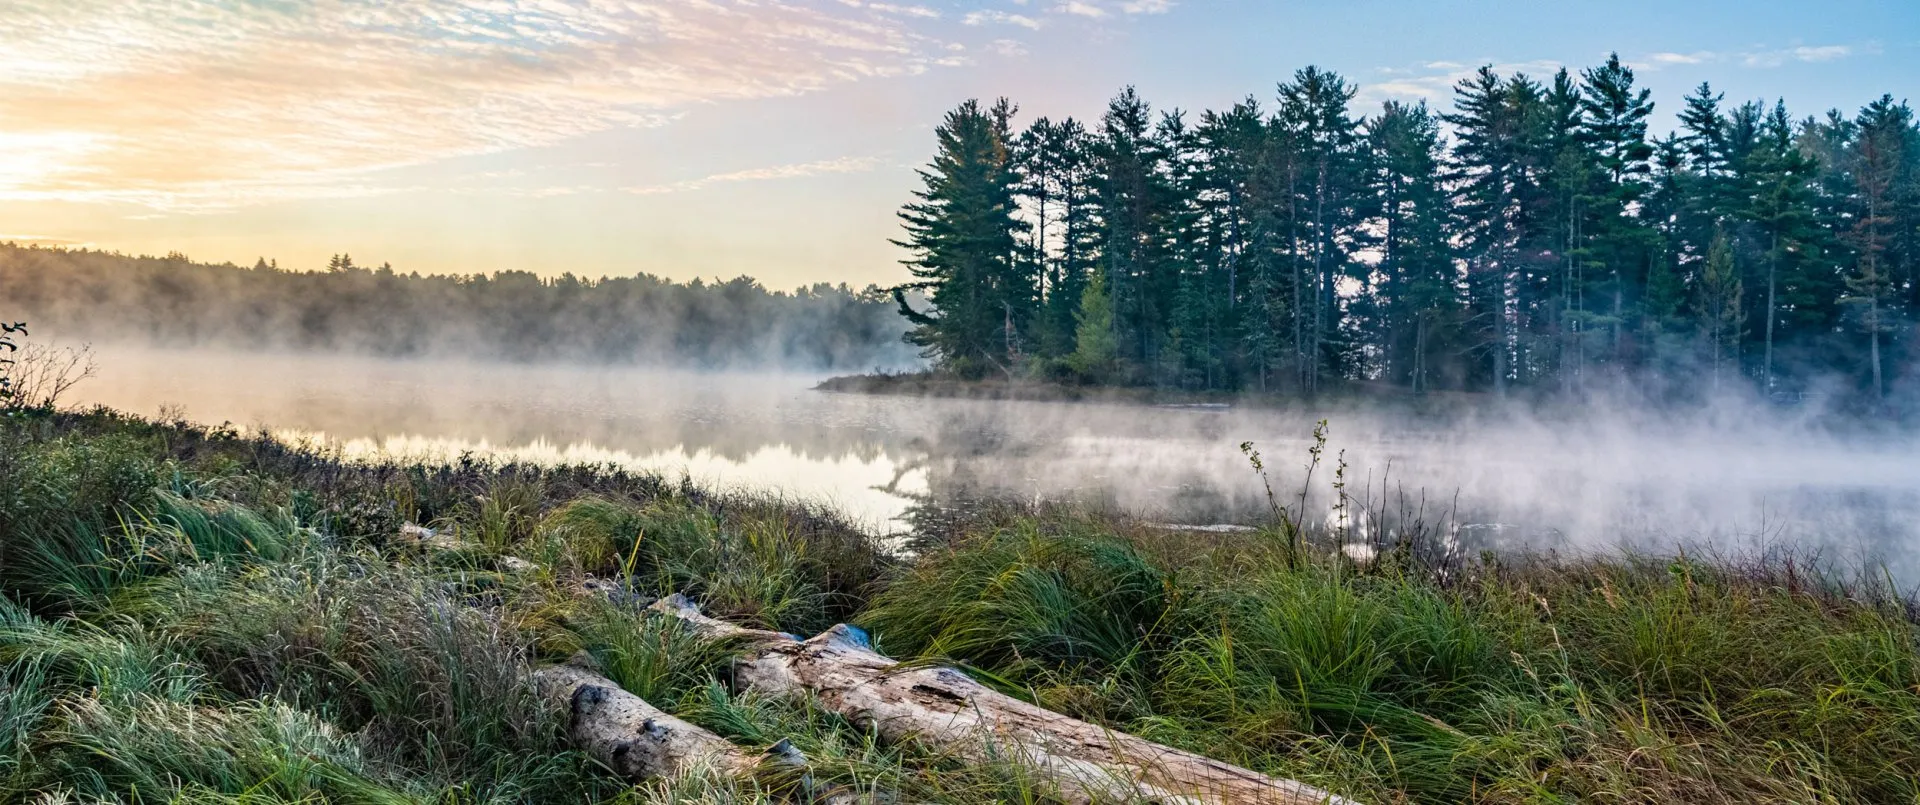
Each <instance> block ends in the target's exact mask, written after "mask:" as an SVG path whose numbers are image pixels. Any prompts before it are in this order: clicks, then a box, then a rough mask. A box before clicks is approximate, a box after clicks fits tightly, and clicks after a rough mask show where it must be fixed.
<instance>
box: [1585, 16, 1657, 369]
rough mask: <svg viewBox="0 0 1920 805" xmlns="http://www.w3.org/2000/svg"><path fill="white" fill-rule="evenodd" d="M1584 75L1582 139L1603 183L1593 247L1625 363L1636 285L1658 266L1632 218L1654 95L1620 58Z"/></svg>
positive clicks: (1647, 163) (1643, 173) (1648, 153)
mask: <svg viewBox="0 0 1920 805" xmlns="http://www.w3.org/2000/svg"><path fill="white" fill-rule="evenodd" d="M1581 76H1582V79H1583V81H1582V85H1581V89H1582V92H1583V94H1584V95H1585V99H1584V100H1583V101H1582V104H1581V107H1582V112H1583V115H1584V119H1583V123H1584V128H1583V137H1584V140H1585V142H1586V143H1587V145H1588V147H1589V148H1591V149H1592V151H1593V156H1594V161H1595V165H1596V167H1597V168H1598V172H1599V174H1600V177H1599V179H1600V182H1601V183H1602V186H1601V190H1600V192H1598V193H1597V194H1596V196H1597V197H1596V199H1595V203H1596V209H1595V216H1594V228H1593V245H1592V248H1593V250H1594V252H1595V254H1596V257H1597V259H1598V260H1599V262H1600V263H1601V265H1602V266H1603V268H1602V270H1603V271H1604V272H1605V274H1606V287H1607V290H1608V292H1609V295H1610V296H1611V300H1610V305H1609V307H1610V309H1611V312H1610V314H1609V324H1610V325H1611V327H1612V330H1613V337H1612V341H1613V343H1612V349H1611V352H1612V357H1613V360H1614V361H1615V362H1616V363H1624V361H1625V360H1626V357H1627V355H1626V349H1627V344H1626V342H1625V341H1624V340H1623V338H1622V336H1623V334H1624V333H1625V332H1626V331H1627V325H1628V317H1629V315H1630V311H1629V310H1628V304H1629V303H1630V302H1631V301H1633V298H1634V296H1636V294H1637V292H1638V288H1639V286H1638V284H1637V281H1638V280H1639V279H1640V277H1641V276H1643V275H1644V274H1643V272H1646V271H1650V270H1651V267H1652V266H1653V264H1654V262H1655V261H1654V260H1653V259H1652V251H1653V248H1652V243H1651V242H1650V238H1649V232H1648V231H1647V230H1646V228H1645V227H1643V226H1642V225H1641V223H1640V221H1639V220H1638V219H1637V218H1636V217H1635V216H1634V214H1633V209H1634V205H1635V203H1636V202H1638V201H1639V200H1640V198H1641V196H1642V195H1644V194H1645V193H1646V191H1647V187H1648V185H1647V177H1648V176H1649V175H1650V174H1651V173H1652V170H1653V166H1652V163H1651V160H1652V157H1653V155H1654V147H1653V144H1652V143H1650V142H1648V141H1647V118H1648V117H1649V116H1651V115H1652V114H1653V101H1651V100H1650V99H1649V98H1650V96H1651V92H1650V91H1648V90H1645V89H1638V88H1636V87H1635V86H1634V75H1633V70H1632V69H1631V68H1628V67H1626V66H1624V65H1622V64H1621V63H1620V56H1619V54H1617V53H1616V54H1612V55H1610V56H1609V57H1608V58H1607V63H1606V64H1604V65H1602V66H1600V67H1597V68H1593V69H1590V70H1586V71H1584V72H1583V73H1582V74H1581Z"/></svg>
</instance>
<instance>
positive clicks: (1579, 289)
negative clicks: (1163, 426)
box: [896, 56, 1920, 410]
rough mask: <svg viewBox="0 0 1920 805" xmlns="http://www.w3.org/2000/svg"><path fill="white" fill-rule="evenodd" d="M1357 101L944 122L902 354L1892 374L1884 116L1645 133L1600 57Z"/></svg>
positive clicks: (1897, 322)
mask: <svg viewBox="0 0 1920 805" xmlns="http://www.w3.org/2000/svg"><path fill="white" fill-rule="evenodd" d="M1358 93H1359V88H1358V87H1357V86H1356V85H1355V84H1354V83H1353V82H1351V81H1349V80H1348V79H1346V78H1344V77H1342V76H1340V75H1338V74H1336V73H1334V72H1330V71H1327V70H1323V69H1319V68H1316V67H1307V68H1305V69H1301V70H1299V71H1298V72H1296V73H1295V74H1294V75H1293V76H1292V77H1291V78H1290V79H1288V80H1286V81H1284V82H1281V83H1280V84H1279V85H1278V87H1277V89H1276V91H1275V92H1274V93H1273V95H1272V96H1271V97H1268V98H1261V97H1253V96H1249V97H1248V98H1246V99H1245V100H1243V101H1241V102H1239V103H1237V104H1234V105H1233V106H1232V107H1231V108H1228V109H1225V110H1207V111H1202V112H1199V113H1190V112H1187V111H1185V110H1179V109H1156V108H1155V107H1154V106H1152V105H1151V104H1150V103H1149V101H1148V99H1146V98H1144V97H1141V95H1140V94H1139V93H1137V92H1136V91H1135V90H1134V89H1132V88H1127V89H1125V90H1122V91H1121V92H1120V93H1119V94H1118V95H1116V96H1115V97H1114V98H1113V99H1112V100H1111V101H1110V102H1109V104H1108V105H1107V108H1106V111H1105V113H1104V114H1102V115H1101V117H1100V119H1099V120H1090V121H1081V120H1076V119H1072V118H1066V119H1060V120H1055V119H1052V118H1048V117H1045V116H1041V117H1035V118H1031V119H1028V120H1023V119H1022V118H1021V116H1020V115H1019V112H1020V111H1021V110H1020V109H1019V108H1018V107H1017V106H1016V105H1015V104H1014V103H1013V102H1012V101H1010V100H1007V99H1000V100H998V101H996V102H994V103H991V104H986V103H981V102H978V101H967V102H965V103H962V104H960V105H959V106H958V107H956V108H954V109H952V110H951V111H950V112H948V113H947V114H946V116H945V118H944V120H942V121H941V123H940V125H939V127H938V128H937V130H936V131H937V136H938V150H937V154H936V156H935V157H934V158H933V160H932V162H931V163H929V164H928V165H926V166H925V167H924V168H923V169H922V170H921V171H920V178H921V184H922V187H921V188H920V189H919V190H918V191H917V192H916V193H915V197H914V201H913V202H912V203H909V204H908V205H906V206H905V208H904V209H902V210H901V211H900V216H901V218H902V219H903V221H904V232H903V234H902V236H901V238H900V240H899V242H900V244H901V245H903V246H905V247H908V248H909V249H910V250H911V253H912V255H913V257H912V258H911V260H910V262H909V267H910V268H911V269H912V272H913V275H914V277H915V281H914V282H912V283H909V284H907V285H903V286H901V287H900V288H897V289H896V297H897V300H896V301H897V302H898V304H899V307H900V310H901V313H902V314H903V315H904V316H905V317H906V318H907V319H908V320H909V321H910V322H911V323H912V325H913V329H912V331H911V332H910V333H909V335H908V338H909V339H910V340H911V341H912V342H913V343H915V344H917V345H919V346H921V347H923V348H924V350H925V352H926V354H927V355H928V356H929V357H930V358H932V359H934V360H935V361H936V363H937V365H938V367H939V368H940V369H941V370H943V371H945V372H949V373H953V374H955V375H959V376H963V377H994V376H999V377H1005V378H1044V379H1052V380H1061V381H1071V382H1080V383H1111V384H1129V385H1152V386H1159V387H1177V388H1183V389H1206V390H1240V391H1267V392H1280V393H1290V394H1295V395H1303V396H1311V395H1316V394H1320V393H1323V392H1329V391H1333V390H1336V389H1345V390H1347V391H1349V392H1354V391H1357V392H1361V393H1401V394H1404V393H1425V392H1441V391H1468V392H1482V393H1490V394H1495V395H1530V396H1556V395H1559V396H1568V397H1575V398H1578V397H1580V396H1584V395H1592V394H1597V393H1602V392H1617V391H1622V390H1624V391H1629V392H1632V393H1635V394H1639V395H1644V396H1649V397H1653V398H1656V399H1677V400H1685V399H1693V398H1697V397H1699V396H1701V395H1706V394H1711V393H1715V392H1720V391H1730V390H1734V389H1739V388H1746V389H1752V390H1755V391H1758V392H1761V393H1764V394H1767V395H1769V396H1771V397H1773V398H1774V399H1776V400H1786V401H1793V400H1798V399H1800V398H1801V397H1803V396H1804V395H1807V394H1809V393H1818V394H1827V395H1831V396H1833V397H1835V398H1838V399H1844V400H1847V401H1850V402H1851V403H1854V404H1857V405H1859V406H1862V407H1863V408H1864V409H1865V410H1876V409H1883V408H1885V407H1886V406H1888V405H1889V404H1890V403H1889V402H1888V401H1889V400H1891V399H1895V398H1896V397H1897V396H1898V394H1899V393H1900V391H1901V390H1902V389H1903V388H1905V387H1906V386H1907V385H1908V384H1911V383H1912V382H1913V375H1914V373H1913V371H1912V367H1913V366H1914V361H1915V356H1914V351H1913V343H1914V342H1913V335H1912V323H1913V321H1914V316H1915V313H1916V312H1917V311H1920V129H1917V128H1916V125H1915V120H1914V115H1913V111H1912V109H1911V107H1910V106H1908V105H1907V104H1906V103H1905V102H1904V101H1898V100H1895V98H1894V96H1892V95H1882V96H1880V97H1878V98H1876V99H1872V100H1869V101H1868V102H1867V103H1865V104H1864V105H1863V106H1861V107H1860V108H1859V109H1857V110H1853V111H1842V110H1832V111H1827V112H1824V113H1821V114H1813V115H1808V114H1806V113H1805V112H1804V111H1803V110H1793V109H1791V108H1790V107H1789V106H1788V104H1787V102H1786V101H1784V100H1776V99H1764V100H1762V99H1753V100H1749V99H1729V98H1727V97H1726V96H1725V95H1724V94H1723V93H1720V92H1717V91H1715V90H1714V88H1713V87H1712V86H1711V85H1709V84H1704V83H1703V84H1701V85H1699V86H1698V87H1697V88H1696V89H1694V90H1693V91H1692V92H1691V93H1689V94H1688V95H1687V96H1686V98H1685V106H1684V108H1683V109H1681V110H1679V112H1678V115H1677V126H1676V127H1675V128H1674V129H1673V130H1672V131H1670V132H1664V133H1663V132H1662V131H1661V130H1660V128H1659V126H1658V125H1657V121H1659V120H1661V119H1663V118H1662V117H1660V116H1657V115H1656V113H1655V108H1654V103H1653V102H1652V100H1651V97H1650V92H1649V90H1648V89H1646V88H1645V87H1643V86H1642V84H1641V82H1640V81H1639V80H1638V79H1637V78H1636V76H1635V75H1634V71H1633V70H1632V69H1631V68H1630V67H1628V66H1626V65H1623V64H1622V63H1621V62H1620V60H1619V58H1618V56H1614V57H1612V58H1609V59H1608V60H1607V61H1606V62H1605V63H1604V64H1600V65H1598V66H1594V67H1592V68H1589V69H1584V70H1577V71H1572V70H1565V69H1563V70H1561V71H1559V72H1557V73H1555V74H1553V75H1550V76H1531V75H1525V74H1518V73H1516V74H1510V75H1503V74H1500V73H1498V72H1496V71H1495V70H1493V69H1492V68H1490V67H1489V68H1482V69H1480V70H1479V71H1478V72H1477V73H1476V74H1474V75H1473V76H1471V77H1470V78H1467V79H1465V80H1462V81H1460V82H1459V83H1458V84H1457V85H1456V86H1455V88H1454V98H1453V101H1452V103H1451V104H1450V105H1449V106H1448V107H1447V108H1434V107H1431V106H1429V105H1427V104H1425V103H1405V102H1399V101H1386V102H1384V103H1382V104H1380V105H1379V106H1377V107H1373V108H1363V106H1362V105H1361V104H1360V103H1359V102H1358V101H1357V100H1356V99H1357V97H1358ZM1662 113H1663V114H1670V113H1666V112H1665V110H1662ZM1665 119H1672V118H1671V117H1668V118H1665ZM910 290H919V291H923V292H924V293H925V294H927V296H928V298H929V299H928V302H927V303H925V304H917V303H916V300H915V299H913V298H910V297H909V296H907V295H906V292H907V291H910Z"/></svg>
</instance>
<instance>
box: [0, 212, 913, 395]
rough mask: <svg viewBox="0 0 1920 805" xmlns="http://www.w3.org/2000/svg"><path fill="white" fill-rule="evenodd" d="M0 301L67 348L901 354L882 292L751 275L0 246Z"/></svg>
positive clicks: (887, 363) (693, 362)
mask: <svg viewBox="0 0 1920 805" xmlns="http://www.w3.org/2000/svg"><path fill="white" fill-rule="evenodd" d="M0 300H5V302H6V307H7V313H8V315H10V316H14V317H16V318H24V319H27V320H29V321H32V322H33V323H34V324H35V325H36V326H37V327H39V328H42V329H41V331H42V332H46V333H58V334H59V337H60V339H61V340H63V341H69V342H72V341H87V340H91V341H100V342H127V343H134V344H140V345H145V346H158V347H165V348H202V347H215V348H232V349H286V350H310V351H327V352H342V353H349V354H364V355H378V356H387V357H459V358H477V359H497V360H512V361H536V360H537V361H580V362H613V363H635V364H665V365H680V366H698V367H712V368H724V367H736V368H756V367H791V368H805V369H862V370H865V369H872V368H874V367H876V366H882V367H894V366H901V365H906V364H909V363H911V362H912V361H913V355H912V352H911V350H910V349H908V348H907V347H906V346H905V345H903V344H901V342H900V333H901V330H902V327H901V325H900V322H899V320H898V319H897V318H896V317H895V316H894V315H893V313H892V310H891V307H890V305H889V304H888V302H887V301H886V298H885V295H884V294H883V293H882V292H880V291H879V290H877V289H874V288H868V289H865V290H854V289H851V288H848V287H847V286H846V285H829V284H827V283H817V284H815V285H812V286H808V287H803V288H799V289H796V290H794V291H791V292H783V291H775V290H769V289H767V288H766V287H764V286H762V285H761V284H760V283H758V282H756V281H754V280H753V279H751V278H748V277H739V278H736V279H733V280H728V281H725V282H713V283H707V282H703V281H701V280H697V279H696V280H694V281H692V282H689V283H676V282H671V281H668V280H664V279H661V278H658V277H655V276H652V275H649V274H637V275H635V276H632V277H609V278H603V279H590V278H582V277H576V276H574V275H572V274H564V275H562V276H560V277H557V278H548V277H541V276H538V275H535V274H532V273H530V272H526V271H499V272H495V273H493V274H490V275H488V274H472V275H461V276H450V275H425V276H423V275H420V274H418V273H402V272H400V271H396V270H395V269H393V267H391V266H388V265H381V266H378V267H370V266H362V265H357V264H355V263H354V261H353V259H352V257H351V256H350V255H344V254H343V255H339V256H336V257H334V258H333V259H332V260H331V261H330V265H328V266H327V267H326V268H325V269H324V270H318V271H298V270H287V269H282V268H280V267H279V266H278V265H277V264H276V263H274V262H270V261H267V260H265V259H262V260H260V261H259V262H258V263H256V264H255V265H254V266H253V267H251V268H243V267H240V266H236V265H233V264H219V265H215V264H208V263H198V262H194V261H192V260H190V259H188V258H187V257H186V256H184V255H180V254H170V255H167V256H165V257H150V256H138V257H136V256H129V255H122V254H117V253H110V252H102V251H92V250H67V249H57V248H56V249H48V248H34V247H21V246H17V245H13V244H5V243H0Z"/></svg>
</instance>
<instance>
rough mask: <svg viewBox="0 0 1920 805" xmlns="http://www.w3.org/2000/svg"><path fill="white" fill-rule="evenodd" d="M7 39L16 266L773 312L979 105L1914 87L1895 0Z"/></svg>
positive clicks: (1, 189) (871, 248) (109, 18)
mask: <svg viewBox="0 0 1920 805" xmlns="http://www.w3.org/2000/svg"><path fill="white" fill-rule="evenodd" d="M0 41H3V42H5V43H6V46H5V48H4V49H0V222H4V223H0V240H14V241H19V242H38V243H43V244H52V245H68V246H90V247H96V248H104V249H110V250H119V251H124V252H128V253H151V254H163V253H167V252H172V251H178V252H184V253H186V254H188V255H190V256H192V257H194V258H195V259H199V260H206V261H213V262H221V261H233V262H235V263H240V264H243V265H250V264H252V262H253V261H254V260H255V259H256V258H259V257H265V258H269V259H274V260H277V261H278V263H279V264H280V265H281V266H282V267H286V268H303V269H314V268H320V267H322V266H323V265H324V264H325V262H326V260H327V258H328V256H329V255H332V254H335V253H341V252H347V253H351V254H352V255H353V256H354V257H355V258H356V260H357V261H358V262H359V263H360V264H362V265H377V264H380V263H383V262H390V263H392V264H393V266H394V267H395V268H397V269H399V270H401V271H419V272H422V273H472V272H491V271H495V270H501V269H524V270H530V271H534V272H537V273H541V274H545V275H558V274H561V273H563V272H572V273H574V274H577V275H585V276H601V275H628V274H633V273H635V272H642V271H644V272H648V273H653V274H657V275H661V276H665V277H670V278H675V279H682V280H684V279H691V278H693V277H715V276H719V277H733V276H737V275H740V274H749V275H752V276H755V277H758V278H760V279H761V280H762V281H764V282H765V283H767V284H768V285H770V286H774V287H792V286H794V285H797V284H800V283H811V282H816V281H830V282H846V283H849V284H851V285H854V286H856V287H857V286H861V285H865V284H867V283H881V284H889V283H894V282H898V281H900V280H901V279H903V278H904V277H905V271H904V269H902V268H901V267H900V266H899V265H898V262H897V261H898V260H899V259H900V257H901V253H900V252H899V251H898V250H897V249H896V247H894V246H892V245H890V244H889V241H888V239H889V238H890V237H894V236H897V232H898V227H897V221H896V219H895V216H894V213H895V210H896V209H897V208H898V207H899V205H900V204H901V203H903V202H905V201H906V200H907V199H908V197H909V193H910V191H911V190H912V188H913V187H914V186H915V177H914V173H913V168H914V167H915V166H917V165H919V164H921V163H924V162H925V161H926V159H927V158H928V157H929V156H930V155H931V153H932V149H933V139H932V132H931V127H932V125H933V124H934V123H935V122H936V121H937V120H938V119H939V114H940V112H941V111H942V110H944V109H947V108H950V107H952V106H953V105H954V104H955V103H957V102H959V101H962V100H964V99H966V98H968V97H976V96H977V97H985V98H991V97H995V96H1000V95H1005V96H1008V97H1010V98H1012V99H1013V100H1014V101H1016V102H1017V103H1019V104H1020V105H1021V107H1022V112H1023V114H1022V117H1023V119H1031V118H1032V117H1033V116H1036V115H1042V114H1044V115H1049V116H1052V117H1055V118H1059V117H1063V116H1067V115H1074V116H1080V117H1083V118H1092V117H1097V116H1098V114H1099V111H1100V109H1101V108H1102V105H1103V104H1104V101H1105V99H1106V98H1107V97H1109V96H1111V95H1112V93H1113V92H1114V91H1116V90H1118V89H1119V88H1120V87H1122V86H1123V85H1127V84H1135V85H1138V87H1139V88H1140V91H1141V93H1142V94H1143V95H1144V96H1145V97H1146V99H1147V100H1148V101H1150V102H1151V103H1153V104H1154V105H1155V107H1156V108H1158V109H1171V108H1185V109H1193V110H1197V109H1202V108H1223V107H1225V106H1227V105H1230V104H1232V103H1233V102H1234V101H1236V100H1238V99H1239V98H1241V97H1244V96H1247V95H1253V96H1256V97H1259V98H1262V99H1267V98H1269V97H1270V96H1271V95H1272V94H1273V88H1274V85H1275V82H1277V81H1279V80H1282V79H1284V78H1286V77H1287V76H1289V75H1291V74H1292V72H1293V71H1294V70H1295V69H1297V68H1299V67H1302V66H1305V65H1308V64H1317V65H1320V66H1322V67H1326V68H1329V69H1333V70H1337V71H1339V72H1341V73H1342V74H1344V75H1346V76H1348V77H1349V78H1351V79H1353V80H1354V81H1356V82H1357V83H1359V84H1360V85H1361V92H1360V96H1359V98H1358V101H1357V103H1356V106H1357V110H1358V111H1361V112H1365V111H1368V110H1370V109H1372V108H1374V107H1375V106H1377V104H1378V103H1379V102H1380V101H1381V100H1384V99H1389V98H1407V99H1422V98H1424V99H1428V100H1431V101H1434V102H1436V103H1440V104H1444V103H1445V102H1447V101H1448V99H1449V98H1450V96H1451V87H1452V85H1453V83H1454V82H1455V81H1456V80H1458V79H1459V78H1460V77H1461V76H1464V75H1466V74H1467V73H1469V72H1470V71H1471V70H1473V69H1474V68H1475V67H1477V66H1479V65H1481V64H1495V65H1498V66H1500V68H1501V69H1502V70H1503V71H1513V70H1525V71H1528V72H1531V73H1535V74H1546V73H1550V72H1551V71H1552V70H1553V69H1555V68H1556V67H1557V66H1559V65H1561V64H1563V63H1564V64H1570V65H1571V66H1575V67H1579V66H1586V65H1590V64H1594V63H1598V62H1600V61H1602V60H1604V59H1605V58H1606V55H1607V53H1608V52H1609V51H1615V50H1617V51H1618V52H1619V53H1620V55H1621V57H1622V59H1623V60H1624V61H1625V62H1627V63H1628V64H1630V65H1632V66H1633V67H1635V68H1636V69H1637V70H1638V71H1639V72H1640V73H1641V75H1642V79H1643V81H1644V82H1645V84H1646V85H1647V86H1650V87H1651V88H1652V89H1653V90H1654V92H1655V95H1654V98H1655V101H1656V102H1657V103H1658V104H1659V105H1658V107H1657V109H1656V113H1655V121H1656V123H1655V127H1656V128H1657V129H1664V128H1667V127H1669V126H1670V125H1671V120H1672V114H1673V112H1674V111H1675V109H1676V107H1677V106H1678V100H1679V98H1680V96H1681V95H1682V94H1683V93H1685V92H1687V91H1688V90H1689V89H1691V88H1692V87H1693V86H1694V85H1697V84H1698V83H1700V82H1701V81H1702V80H1711V81H1712V82H1713V83H1714V85H1715V87H1716V88H1717V89H1719V90H1720V91H1723V92H1725V93H1726V94H1727V97H1728V98H1729V99H1747V98H1752V97H1759V96H1763V95H1764V96H1767V98H1768V99H1769V100H1771V99H1772V97H1773V96H1776V95H1777V96H1783V97H1784V98H1785V99H1786V101H1787V103H1788V104H1789V106H1790V108H1791V109H1792V110H1793V112H1794V114H1795V115H1796V116H1800V117H1805V116H1808V115H1813V114H1820V113H1824V111H1825V110H1826V109H1828V108H1830V107H1831V108H1840V109H1843V110H1847V111H1848V112H1851V111H1853V110H1855V109H1857V108H1858V107H1859V106H1860V105H1861V104H1863V103H1865V102H1867V101H1869V100H1871V99H1872V98H1875V97H1878V95H1879V94H1880V93H1882V92H1892V93H1894V94H1895V96H1896V97H1901V96H1902V93H1903V91H1906V90H1909V89H1911V88H1912V87H1915V86H1920V5H1916V4H1914V3H1911V2H1905V1H1904V0H1836V1H1834V2H1823V3H1766V4H1756V3H1745V2H1698V3H1693V2H1690V3H1674V2H1640V1H1637V0H1636V1H1632V2H1616V3H1608V4H1580V7H1579V8H1577V9H1576V8H1573V7H1572V4H1559V3H1554V4H1548V3H1537V2H1518V1H1517V0H1516V1H1510V2H1471V3H1418V4H1416V3H1386V2H1346V3H1332V2H1253V1H1251V0H1247V1H1244V2H1235V1H1234V0H1218V1H1217V2H1206V1H1205V0H1185V1H1184V2H1176V0H1067V1H1065V2H1062V1H1061V0H918V1H917V2H916V0H900V1H899V2H894V3H882V2H862V0H794V1H793V2H784V3H782V2H747V1H746V0H711V1H708V0H579V1H578V2H566V1H563V0H447V1H446V2H428V1H427V0H401V1H400V2H373V1H372V0H339V1H338V2H324V3H315V2H304V1H303V0H284V1H282V0H272V1H269V0H199V1H198V2H164V3H163V2H155V1H152V0H8V2H5V3H0Z"/></svg>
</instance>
